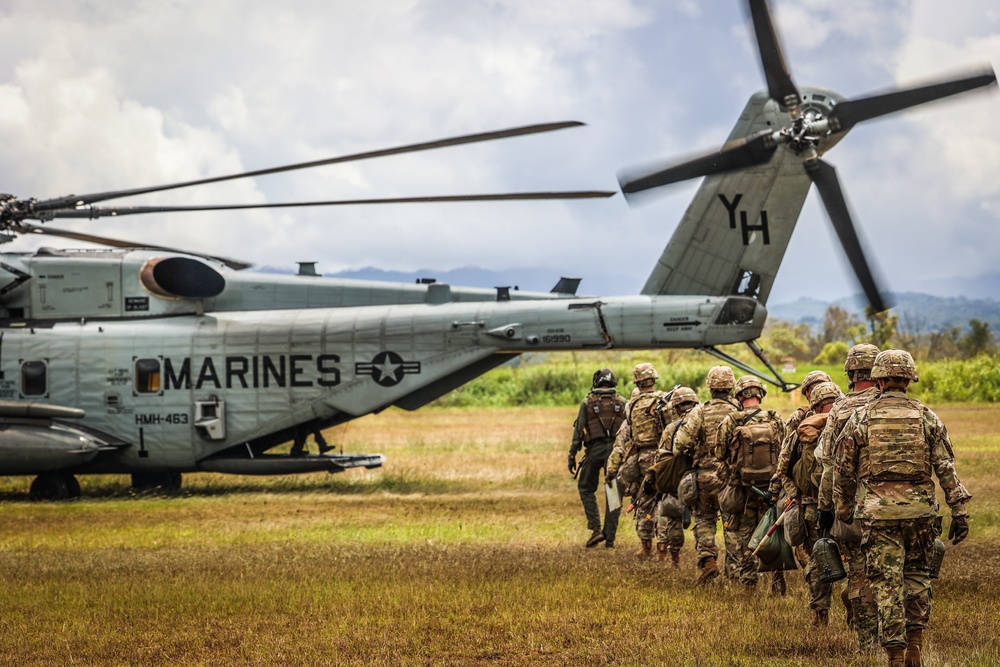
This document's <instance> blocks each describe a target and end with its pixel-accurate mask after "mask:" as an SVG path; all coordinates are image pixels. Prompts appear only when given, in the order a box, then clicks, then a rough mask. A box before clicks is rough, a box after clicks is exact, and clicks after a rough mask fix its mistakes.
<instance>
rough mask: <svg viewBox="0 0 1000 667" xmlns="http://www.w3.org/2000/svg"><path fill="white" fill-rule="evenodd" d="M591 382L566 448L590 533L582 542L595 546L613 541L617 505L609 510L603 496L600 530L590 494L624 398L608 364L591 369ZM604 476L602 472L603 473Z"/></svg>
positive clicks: (602, 467) (611, 442)
mask: <svg viewBox="0 0 1000 667" xmlns="http://www.w3.org/2000/svg"><path fill="white" fill-rule="evenodd" d="M592 385H593V388H592V389H591V391H590V393H589V394H587V398H585V399H584V400H583V403H581V404H580V412H579V413H578V414H577V417H576V421H575V422H573V443H572V444H571V445H570V448H569V472H570V474H575V475H578V480H577V484H576V486H577V490H578V491H579V492H580V501H581V502H582V503H583V512H584V514H586V516H587V528H589V529H590V533H591V534H590V538H589V539H588V540H587V542H586V544H585V545H584V546H586V547H587V548H590V547H596V546H597V545H598V544H600V543H601V542H605V541H607V543H608V544H609V545H610V544H614V543H615V533H616V532H617V530H618V516H619V515H620V514H621V508H620V507H619V508H618V509H615V510H612V511H609V510H608V506H607V498H605V504H604V529H603V530H602V529H601V515H600V512H599V511H598V509H597V500H596V498H595V497H594V494H595V493H596V492H597V488H598V486H599V481H598V480H599V478H600V474H601V471H602V470H605V466H606V465H607V462H608V456H609V455H610V454H611V447H612V446H613V445H614V441H615V435H616V434H617V433H618V429H619V428H620V427H621V425H622V423H623V422H624V421H625V399H623V398H622V397H621V396H619V395H618V391H617V390H616V389H615V387H617V386H618V379H617V378H616V377H615V374H614V373H612V372H611V370H610V369H608V368H602V369H600V370H599V371H597V372H595V373H594V380H593V383H592ZM581 448H585V450H584V455H583V460H582V461H581V462H580V465H579V468H578V467H577V463H576V454H577V452H579V451H580V449H581ZM607 476H608V475H607V473H606V472H605V477H607Z"/></svg>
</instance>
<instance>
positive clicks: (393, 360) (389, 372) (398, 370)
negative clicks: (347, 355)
mask: <svg viewBox="0 0 1000 667" xmlns="http://www.w3.org/2000/svg"><path fill="white" fill-rule="evenodd" d="M354 372H355V373H356V374H357V375H370V376H371V378H372V379H373V380H375V382H376V383H378V384H379V385H381V386H383V387H393V386H395V385H397V384H399V383H400V382H402V381H403V376H404V375H410V374H416V373H420V362H419V361H403V358H402V357H401V356H399V355H398V354H397V353H395V352H393V351H392V350H384V351H382V352H379V353H378V354H376V355H375V356H374V357H372V360H371V363H365V362H358V363H356V364H355V365H354Z"/></svg>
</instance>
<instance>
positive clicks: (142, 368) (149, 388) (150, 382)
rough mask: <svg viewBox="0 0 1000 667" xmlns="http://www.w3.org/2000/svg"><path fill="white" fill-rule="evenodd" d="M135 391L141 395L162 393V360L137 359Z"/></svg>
mask: <svg viewBox="0 0 1000 667" xmlns="http://www.w3.org/2000/svg"><path fill="white" fill-rule="evenodd" d="M135 390H136V391H137V392H138V393H140V394H156V393H159V391H160V360H159V359H137V360H136V362H135Z"/></svg>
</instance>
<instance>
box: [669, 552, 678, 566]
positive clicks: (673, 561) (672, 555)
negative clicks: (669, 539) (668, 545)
mask: <svg viewBox="0 0 1000 667" xmlns="http://www.w3.org/2000/svg"><path fill="white" fill-rule="evenodd" d="M670 564H671V565H673V566H674V567H680V566H681V552H680V550H679V549H671V550H670Z"/></svg>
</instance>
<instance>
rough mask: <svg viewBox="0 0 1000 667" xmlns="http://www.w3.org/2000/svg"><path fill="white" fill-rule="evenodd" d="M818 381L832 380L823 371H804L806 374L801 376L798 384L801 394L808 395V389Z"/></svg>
mask: <svg viewBox="0 0 1000 667" xmlns="http://www.w3.org/2000/svg"><path fill="white" fill-rule="evenodd" d="M820 382H833V378H831V377H830V376H829V375H828V374H827V373H825V372H824V371H809V372H808V373H806V376H805V377H804V378H802V384H801V385H799V388H800V390H801V391H802V395H803V396H808V395H809V392H810V390H812V388H813V387H815V386H816V385H818V384H819V383H820Z"/></svg>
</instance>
